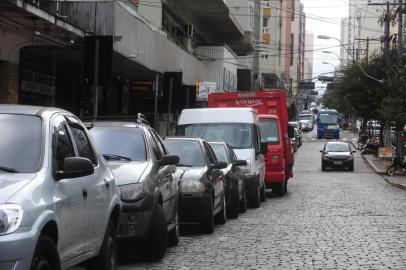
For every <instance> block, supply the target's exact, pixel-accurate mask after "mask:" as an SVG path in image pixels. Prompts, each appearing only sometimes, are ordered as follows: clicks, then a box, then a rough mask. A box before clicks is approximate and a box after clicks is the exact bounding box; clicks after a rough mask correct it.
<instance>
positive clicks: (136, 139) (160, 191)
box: [86, 118, 179, 261]
mask: <svg viewBox="0 0 406 270" xmlns="http://www.w3.org/2000/svg"><path fill="white" fill-rule="evenodd" d="M138 120H139V121H140V123H136V122H114V121H95V122H94V123H88V124H86V125H87V126H88V127H89V128H90V133H91V134H92V136H93V138H94V140H95V142H96V144H97V146H98V148H99V149H100V152H101V153H102V154H103V156H104V158H105V159H106V160H107V162H108V165H109V167H110V168H111V169H112V171H113V173H114V175H115V176H116V181H117V186H118V190H119V193H120V198H121V200H122V202H123V215H122V218H121V222H120V227H119V231H118V233H119V234H118V237H119V238H120V239H122V240H123V242H127V243H129V244H131V245H133V246H136V247H137V248H138V252H139V254H140V255H141V256H142V257H143V259H145V260H147V261H155V260H159V259H161V258H162V257H163V256H164V255H165V251H166V248H167V245H168V244H169V245H177V244H178V242H179V211H178V202H179V185H178V179H179V176H177V174H176V166H175V164H177V163H178V162H179V157H178V156H173V155H168V152H167V150H166V148H165V146H164V145H163V143H162V141H161V138H160V137H159V135H158V134H157V133H156V132H155V130H153V129H152V128H151V127H150V126H149V125H148V124H145V123H143V122H144V121H143V120H142V118H140V119H138ZM89 125H90V126H89Z"/></svg>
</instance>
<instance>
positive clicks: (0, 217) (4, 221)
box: [0, 204, 23, 235]
mask: <svg viewBox="0 0 406 270" xmlns="http://www.w3.org/2000/svg"><path fill="white" fill-rule="evenodd" d="M22 219H23V209H22V208H21V206H20V205H17V204H3V205H0V235H3V234H9V233H13V232H15V231H16V230H17V229H18V227H20V225H21V221H22Z"/></svg>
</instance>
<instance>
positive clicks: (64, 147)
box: [54, 123, 75, 171]
mask: <svg viewBox="0 0 406 270" xmlns="http://www.w3.org/2000/svg"><path fill="white" fill-rule="evenodd" d="M56 136H57V137H56V141H54V143H55V144H56V145H55V148H54V149H55V153H54V155H55V161H56V170H57V171H62V170H63V165H64V160H65V158H67V157H74V156H75V152H74V150H73V145H72V142H71V139H70V137H69V132H68V130H67V128H66V125H65V124H64V123H61V124H60V125H59V126H58V128H57V131H56Z"/></svg>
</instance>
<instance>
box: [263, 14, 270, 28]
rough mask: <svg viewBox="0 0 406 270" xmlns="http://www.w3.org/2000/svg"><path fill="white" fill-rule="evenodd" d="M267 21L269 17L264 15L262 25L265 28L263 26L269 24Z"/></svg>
mask: <svg viewBox="0 0 406 270" xmlns="http://www.w3.org/2000/svg"><path fill="white" fill-rule="evenodd" d="M268 23H269V18H268V17H264V18H263V21H262V26H263V27H264V28H265V27H268V26H269V25H268Z"/></svg>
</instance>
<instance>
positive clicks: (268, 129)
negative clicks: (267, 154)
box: [259, 118, 279, 144]
mask: <svg viewBox="0 0 406 270" xmlns="http://www.w3.org/2000/svg"><path fill="white" fill-rule="evenodd" d="M259 128H260V131H261V142H266V143H270V144H278V143H279V131H278V128H279V127H278V122H277V120H276V119H268V118H261V119H260V120H259Z"/></svg>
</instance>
